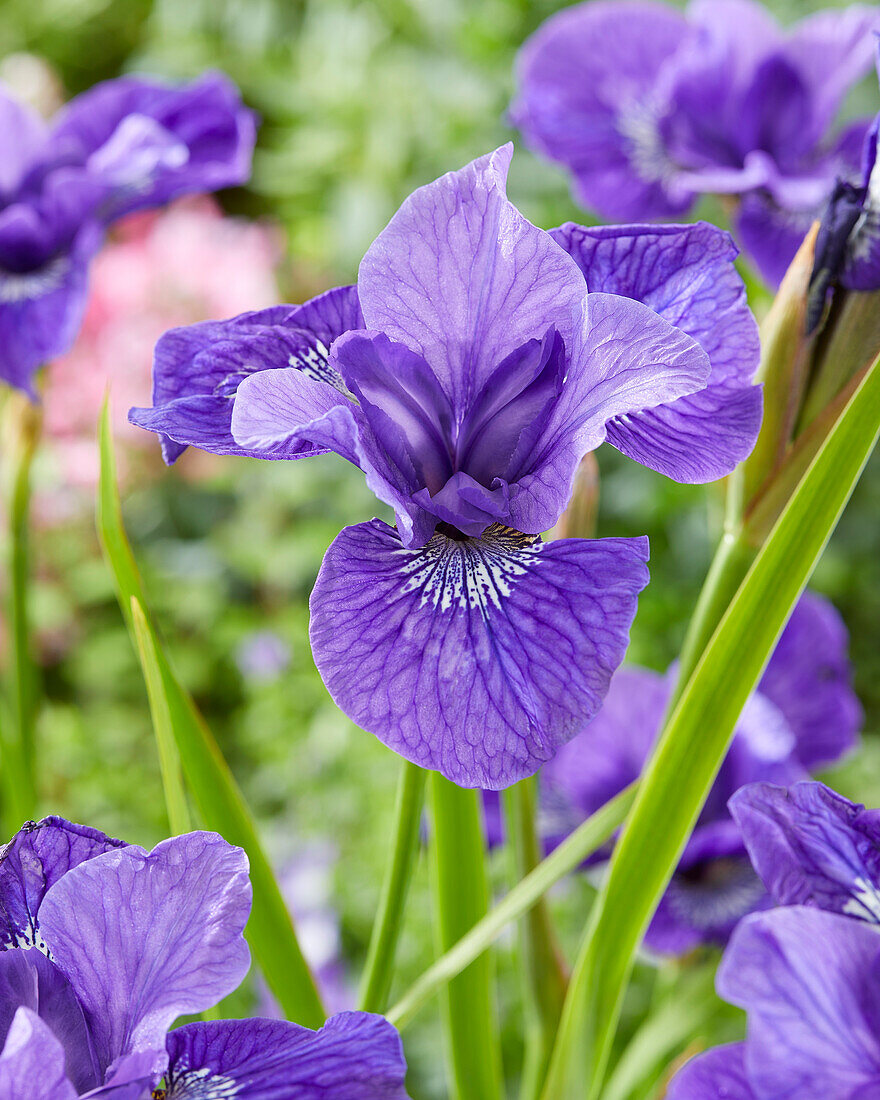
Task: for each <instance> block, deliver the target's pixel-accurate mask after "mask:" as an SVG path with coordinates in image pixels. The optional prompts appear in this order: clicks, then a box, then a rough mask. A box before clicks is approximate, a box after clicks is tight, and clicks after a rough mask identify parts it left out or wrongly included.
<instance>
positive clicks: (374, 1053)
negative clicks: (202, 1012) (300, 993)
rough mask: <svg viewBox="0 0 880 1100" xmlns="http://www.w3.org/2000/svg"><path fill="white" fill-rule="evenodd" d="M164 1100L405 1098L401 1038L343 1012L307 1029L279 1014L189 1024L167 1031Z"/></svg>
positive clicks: (384, 1025)
mask: <svg viewBox="0 0 880 1100" xmlns="http://www.w3.org/2000/svg"><path fill="white" fill-rule="evenodd" d="M167 1045H168V1055H169V1065H168V1100H190V1098H192V1100H197V1098H200V1097H203V1098H204V1100H208V1098H209V1097H215V1096H216V1097H218V1098H219V1097H221V1096H238V1097H241V1100H331V1098H332V1100H408V1094H407V1092H406V1087H405V1084H404V1079H405V1077H406V1061H405V1060H404V1057H403V1049H402V1047H401V1043H400V1037H399V1035H398V1034H397V1032H396V1031H395V1030H394V1028H393V1027H392V1026H391V1024H389V1023H388V1021H387V1020H385V1019H383V1018H382V1017H381V1016H373V1015H371V1014H368V1013H366V1012H341V1013H340V1014H339V1015H338V1016H333V1017H332V1018H331V1019H329V1020H328V1021H327V1023H326V1024H325V1025H324V1026H323V1027H322V1028H321V1029H320V1031H310V1030H309V1029H308V1028H305V1027H299V1026H298V1025H297V1024H289V1023H286V1022H282V1021H279V1020H262V1019H252V1020H220V1021H218V1022H216V1023H207V1024H187V1025H185V1026H184V1027H181V1028H178V1029H177V1030H175V1031H172V1032H171V1033H170V1034H169V1036H168V1043H167Z"/></svg>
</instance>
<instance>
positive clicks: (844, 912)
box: [667, 783, 880, 1100]
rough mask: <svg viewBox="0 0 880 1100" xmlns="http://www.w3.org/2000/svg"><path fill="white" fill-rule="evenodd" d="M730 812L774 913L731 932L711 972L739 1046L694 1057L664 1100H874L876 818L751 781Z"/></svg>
mask: <svg viewBox="0 0 880 1100" xmlns="http://www.w3.org/2000/svg"><path fill="white" fill-rule="evenodd" d="M730 810H731V813H732V814H733V816H734V818H735V819H736V822H737V824H738V825H739V828H740V830H741V831H742V835H743V838H744V840H745V843H746V847H747V848H748V851H749V855H750V857H751V860H752V863H753V864H754V867H755V870H756V871H757V873H758V875H760V877H761V880H762V882H763V884H764V887H765V888H766V890H767V893H768V895H769V896H770V897H771V898H772V900H773V902H774V903H775V905H776V906H777V908H774V909H770V910H769V911H768V912H764V913H755V914H753V915H752V916H749V917H746V919H745V920H743V921H742V922H741V923H740V924H739V925H738V926H737V928H736V930H735V931H734V933H733V936H732V937H731V940H730V943H729V945H728V947H727V949H726V951H725V953H724V957H723V959H722V962H721V967H720V969H719V971H718V980H717V985H718V992H719V993H720V994H721V996H722V997H724V998H725V999H726V1000H728V1001H731V1002H732V1003H733V1004H735V1005H739V1006H740V1007H741V1008H744V1009H745V1011H746V1018H747V1021H748V1022H747V1032H746V1039H745V1042H741V1043H733V1044H730V1045H728V1046H722V1047H716V1048H714V1049H713V1050H710V1051H708V1052H706V1053H705V1054H701V1055H700V1056H699V1057H697V1058H694V1059H693V1060H692V1061H691V1062H689V1063H688V1064H687V1065H686V1066H685V1067H684V1069H683V1070H681V1072H680V1073H679V1074H678V1075H677V1076H676V1077H675V1078H674V1079H673V1081H672V1083H671V1085H670V1088H669V1091H668V1093H667V1095H668V1097H669V1100H710V1098H715V1097H728V1098H729V1100H782V1098H783V1097H798V1100H800V1098H804V1100H806V1098H809V1097H823V1098H825V1100H856V1098H859V1100H862V1098H864V1100H868V1098H869V1097H874V1096H877V1095H878V1092H880V1029H878V1019H880V929H878V925H880V811H878V810H866V809H865V808H864V807H863V806H860V805H854V804H853V803H852V802H849V801H848V800H847V799H845V798H842V797H841V796H840V795H838V794H835V792H834V791H832V790H830V789H829V788H828V787H826V786H824V785H823V784H821V783H797V784H795V785H794V786H793V787H790V788H784V787H777V786H774V785H772V784H768V783H755V784H750V785H749V786H747V787H743V788H742V789H741V790H739V791H738V792H737V793H736V794H735V795H734V796H733V798H732V799H731V801H730Z"/></svg>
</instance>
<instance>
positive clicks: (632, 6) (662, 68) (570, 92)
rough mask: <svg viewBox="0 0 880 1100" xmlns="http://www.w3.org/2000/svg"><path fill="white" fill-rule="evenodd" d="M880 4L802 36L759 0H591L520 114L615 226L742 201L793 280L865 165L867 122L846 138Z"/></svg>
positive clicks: (569, 17)
mask: <svg viewBox="0 0 880 1100" xmlns="http://www.w3.org/2000/svg"><path fill="white" fill-rule="evenodd" d="M877 15H878V13H877V9H875V8H871V7H867V6H853V7H850V8H847V9H845V10H842V11H825V12H818V13H816V14H813V15H810V16H808V17H807V18H805V19H802V20H801V21H800V22H798V23H796V24H795V25H794V26H793V27H791V28H790V29H789V30H783V29H781V28H780V27H779V26H778V25H777V24H776V22H775V21H774V20H773V18H772V16H771V15H770V13H769V12H768V11H767V10H766V9H765V8H764V7H763V6H762V5H761V4H758V3H755V2H753V0H696V2H694V3H691V4H690V6H689V7H688V9H687V13H686V14H681V13H680V12H678V11H676V10H675V9H674V8H672V7H670V6H667V5H666V4H663V3H655V2H652V0H613V2H604V0H590V2H589V3H584V4H579V5H576V6H574V7H571V8H566V9H565V10H564V11H562V12H559V13H558V14H557V15H554V16H553V17H552V18H551V19H549V20H548V21H547V22H546V23H545V24H544V25H543V26H542V27H541V28H539V30H538V31H537V32H536V33H535V34H534V35H533V37H532V38H531V39H529V41H528V42H527V43H526V44H525V46H524V47H523V49H522V52H521V54H520V56H519V60H518V65H517V73H518V85H519V92H518V95H517V98H516V100H515V102H514V104H513V107H512V109H511V115H512V119H513V121H514V123H515V125H517V126H518V127H519V128H520V129H521V130H522V132H523V134H524V135H525V137H526V139H527V140H528V141H529V143H530V144H531V145H532V146H533V147H534V148H535V149H537V150H539V151H540V152H542V153H544V154H545V155H547V156H549V157H550V158H552V159H553V160H556V161H559V162H561V163H562V164H564V165H565V166H566V167H567V168H568V169H569V170H570V171H571V173H572V175H573V177H574V187H575V193H576V196H577V198H578V199H579V200H580V201H581V202H583V203H584V204H585V205H586V206H588V207H590V208H592V209H595V210H597V211H598V212H599V213H600V214H601V215H602V216H603V217H605V218H609V219H618V218H622V219H628V218H665V217H674V216H676V215H681V214H683V213H685V212H686V211H687V210H689V209H690V208H691V206H692V205H693V203H694V202H695V200H696V199H697V198H698V196H699V195H701V194H704V193H707V192H709V193H717V194H724V195H734V196H740V197H741V198H742V202H741V204H740V205H739V209H738V212H737V216H736V223H737V231H738V236H739V239H740V241H741V242H742V244H743V246H744V247H745V248H746V249H747V250H748V251H749V253H750V254H751V255H752V257H753V259H754V260H755V262H756V263H757V265H758V267H759V268H760V269H761V271H762V273H763V274H764V275H765V277H766V278H767V279H768V280H769V281H770V282H773V283H776V282H778V281H779V280H780V279H781V277H782V274H783V273H784V271H785V269H786V267H787V266H788V264H789V262H790V261H791V259H792V257H793V256H794V253H795V251H796V249H797V246H798V244H799V243H800V241H801V240H802V238H803V236H804V234H805V233H806V230H807V228H808V227H809V225H810V222H811V221H812V219H813V218H814V217H816V216H818V213H819V212H820V210H821V207H822V204H823V203H824V201H825V200H826V198H827V197H828V195H829V194H830V192H831V189H832V187H833V185H834V180H835V177H836V176H838V175H846V174H850V173H854V172H856V171H857V170H858V156H859V150H860V148H861V143H862V139H863V137H864V134H865V131H866V130H867V127H868V122H867V121H866V120H863V121H860V122H857V123H853V124H851V125H849V126H847V127H845V128H844V129H842V130H835V129H834V126H833V123H834V120H835V116H836V115H837V113H838V110H839V107H840V104H841V102H842V100H843V98H844V96H845V95H846V93H847V91H848V90H849V88H850V87H851V86H852V85H853V84H854V83H855V82H856V81H857V80H859V79H860V78H861V77H862V76H863V75H864V73H865V72H866V71H867V69H868V68H869V66H870V61H871V56H872V50H873V41H872V36H871V34H870V30H871V28H872V27H873V26H875V25H878V17H877Z"/></svg>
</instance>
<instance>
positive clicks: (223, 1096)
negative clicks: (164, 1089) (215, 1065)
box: [168, 1066, 241, 1100]
mask: <svg viewBox="0 0 880 1100" xmlns="http://www.w3.org/2000/svg"><path fill="white" fill-rule="evenodd" d="M240 1091H241V1085H240V1084H239V1083H238V1082H237V1081H234V1080H233V1079H232V1078H231V1077H223V1076H220V1075H219V1074H215V1073H213V1072H212V1070H211V1069H210V1067H208V1066H205V1067H204V1068H202V1069H188V1068H186V1067H184V1069H183V1072H182V1073H175V1074H174V1077H173V1078H172V1079H171V1082H170V1088H169V1090H168V1100H232V1098H233V1097H235V1096H238V1094H239V1092H240Z"/></svg>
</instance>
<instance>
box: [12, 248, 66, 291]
mask: <svg viewBox="0 0 880 1100" xmlns="http://www.w3.org/2000/svg"><path fill="white" fill-rule="evenodd" d="M69 268H70V261H69V260H68V258H67V256H56V257H55V259H54V260H50V261H49V262H48V263H47V264H46V266H45V267H41V268H40V269H39V270H38V271H26V272H18V271H6V270H4V269H2V268H0V302H28V301H31V300H32V299H34V298H42V297H43V296H44V295H46V294H49V293H51V292H52V291H53V290H57V289H58V287H60V286H61V284H62V283H63V282H64V276H65V275H66V274H67V272H68V270H69Z"/></svg>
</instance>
